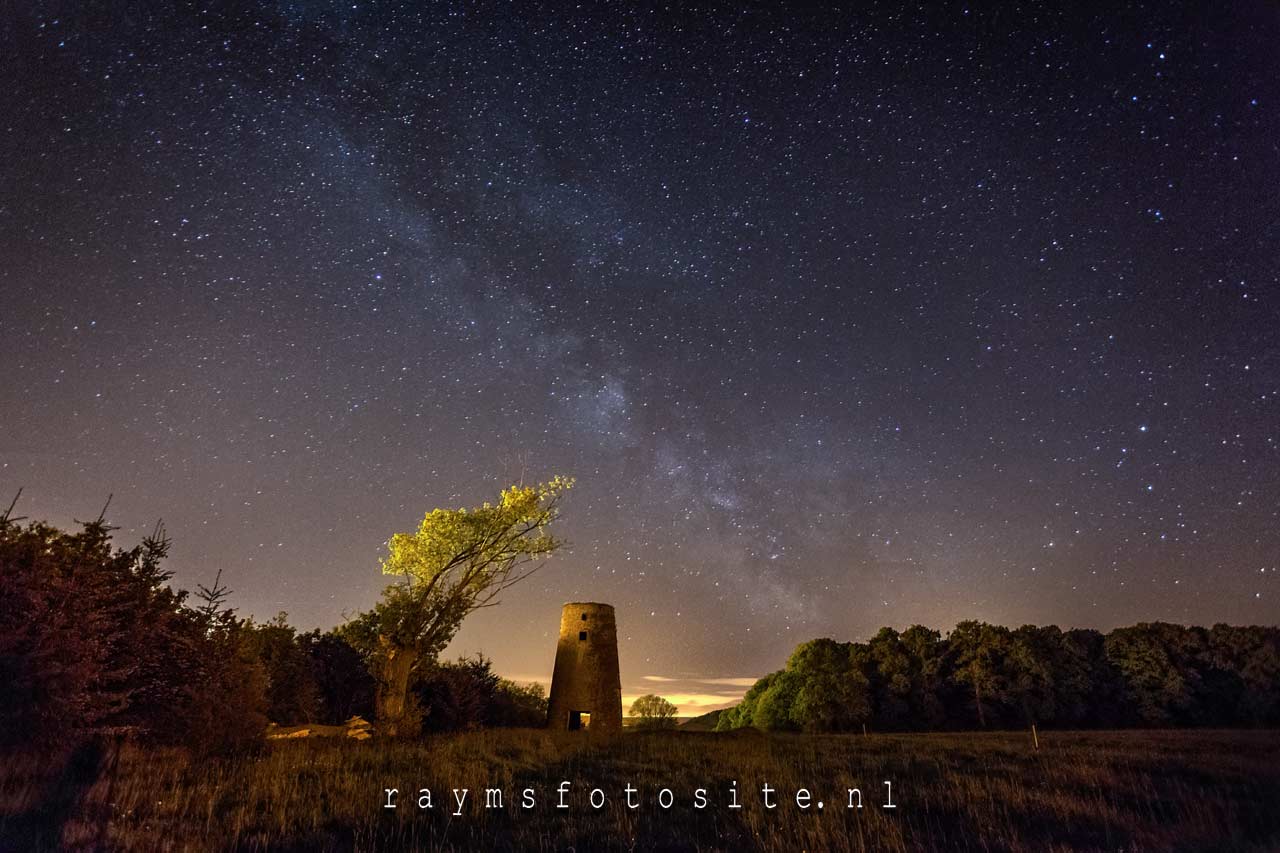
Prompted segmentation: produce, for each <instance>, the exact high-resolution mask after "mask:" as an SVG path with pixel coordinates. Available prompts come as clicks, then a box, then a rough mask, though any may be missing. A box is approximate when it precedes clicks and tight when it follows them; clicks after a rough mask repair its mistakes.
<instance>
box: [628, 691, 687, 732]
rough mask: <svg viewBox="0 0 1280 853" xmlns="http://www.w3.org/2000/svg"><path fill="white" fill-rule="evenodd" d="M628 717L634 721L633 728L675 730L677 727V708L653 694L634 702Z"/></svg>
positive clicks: (647, 694)
mask: <svg viewBox="0 0 1280 853" xmlns="http://www.w3.org/2000/svg"><path fill="white" fill-rule="evenodd" d="M628 715H629V716H630V717H632V718H633V720H634V722H633V723H632V726H633V728H637V729H674V728H675V727H676V706H675V705H673V704H671V703H670V702H668V701H667V700H666V699H664V698H662V697H661V696H657V695H654V694H653V693H646V694H645V695H643V696H640V697H638V698H637V699H636V700H635V701H634V702H632V703H631V710H630V712H629V714H628Z"/></svg>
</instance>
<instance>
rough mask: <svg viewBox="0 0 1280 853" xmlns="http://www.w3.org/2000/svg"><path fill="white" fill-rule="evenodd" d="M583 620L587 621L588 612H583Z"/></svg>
mask: <svg viewBox="0 0 1280 853" xmlns="http://www.w3.org/2000/svg"><path fill="white" fill-rule="evenodd" d="M582 621H583V622H586V621H587V614H585V613H583V614H582Z"/></svg>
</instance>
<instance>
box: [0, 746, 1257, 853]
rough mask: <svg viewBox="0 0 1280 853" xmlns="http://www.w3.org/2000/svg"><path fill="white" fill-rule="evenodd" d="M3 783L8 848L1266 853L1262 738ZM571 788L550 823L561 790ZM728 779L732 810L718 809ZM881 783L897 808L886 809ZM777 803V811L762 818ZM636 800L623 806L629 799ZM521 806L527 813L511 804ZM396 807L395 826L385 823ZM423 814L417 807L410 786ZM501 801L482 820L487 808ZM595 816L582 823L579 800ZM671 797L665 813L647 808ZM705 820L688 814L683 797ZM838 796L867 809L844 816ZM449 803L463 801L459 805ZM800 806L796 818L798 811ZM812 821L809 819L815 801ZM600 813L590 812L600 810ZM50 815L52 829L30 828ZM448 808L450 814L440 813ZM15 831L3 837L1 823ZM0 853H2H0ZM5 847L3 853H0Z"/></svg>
mask: <svg viewBox="0 0 1280 853" xmlns="http://www.w3.org/2000/svg"><path fill="white" fill-rule="evenodd" d="M46 770H47V764H41V763H39V762H36V761H19V762H13V763H9V764H6V765H5V766H4V767H3V768H0V839H4V840H5V841H6V842H8V844H10V845H13V848H12V849H24V850H25V849H48V848H51V847H54V846H56V845H58V844H64V845H68V846H72V845H94V844H96V845H97V846H99V847H101V848H105V849H130V850H146V849H182V850H197V851H198V850H217V849H240V850H267V849H270V850H349V849H365V850H367V849H415V848H416V849H423V850H452V849H485V850H566V849H579V850H583V849H613V850H631V849H664V850H690V851H692V850H744V849H753V848H761V849H778V850H823V851H844V850H859V851H860V850H890V851H893V850H937V851H951V850H977V849H981V850H997V851H998V850H1008V851H1020V850H1037V851H1040V850H1067V849H1070V850H1109V851H1114V850H1128V851H1135V850H1161V851H1165V850H1207V849H1215V850H1223V849H1231V850H1259V851H1261V850H1274V849H1277V846H1280V812H1278V811H1277V810H1276V809H1275V807H1274V806H1275V803H1277V802H1280V738H1277V737H1276V735H1275V733H1274V732H1243V731H1235V732H1220V731H1179V732H1170V731H1164V732H1085V733H1081V732H1050V733H1042V734H1041V737H1040V748H1039V749H1038V750H1037V749H1035V748H1034V747H1033V744H1032V742H1031V738H1030V735H1029V734H1027V733H1021V732H1019V733H983V734H964V735H957V734H939V735H920V734H908V735H874V734H873V735H869V736H861V735H806V734H772V735H771V734H762V733H759V732H755V731H753V730H750V729H748V730H744V731H740V732H733V733H727V734H721V733H683V732H679V731H675V732H670V731H668V732H636V733H624V734H622V735H618V736H615V737H613V738H611V739H606V738H601V737H599V736H592V735H585V734H577V733H552V732H544V731H533V730H516V729H508V730H488V731H475V732H470V733H465V734H453V735H443V736H433V737H428V738H425V739H423V740H421V741H417V742H403V741H400V742H396V741H386V740H383V741H376V740H375V741H369V742H363V743H357V742H343V741H293V742H289V741H283V742H278V743H276V744H274V745H272V746H271V747H269V748H268V749H267V750H266V751H265V752H262V753H260V754H257V755H252V756H239V757H228V758H219V759H215V760H212V761H206V762H195V761H193V760H192V759H191V757H190V755H189V754H188V753H187V752H186V751H183V750H178V749H172V748H148V749H141V748H137V747H126V748H124V749H123V751H122V752H121V754H120V755H119V756H118V761H116V762H114V763H112V765H111V772H109V773H106V774H104V775H103V777H102V778H100V779H98V780H97V781H96V782H95V783H94V784H92V785H91V786H90V787H89V788H88V789H87V790H86V791H85V792H84V796H83V798H82V799H81V801H80V802H79V803H78V804H72V805H67V802H66V801H67V796H66V795H67V794H68V790H67V786H68V785H69V784H71V783H70V782H69V781H68V780H67V778H66V776H65V774H64V775H63V776H58V775H57V774H55V775H54V776H53V777H48V776H46V775H45V772H46ZM563 781H568V782H569V783H570V786H569V788H568V790H567V792H566V795H565V803H566V805H567V808H564V809H559V808H557V807H556V806H557V801H558V797H559V794H558V788H559V786H560V784H561V782H563ZM735 781H736V783H737V785H736V789H737V791H738V801H739V803H740V804H741V805H742V808H741V809H731V808H729V807H728V806H729V803H730V796H731V791H732V790H733V788H734V785H733V783H734V782H735ZM885 781H890V782H891V783H892V791H891V795H892V801H893V804H894V806H895V808H893V809H886V808H884V807H883V806H884V805H885V801H886V793H889V792H888V791H887V789H886V787H885V785H884V782H885ZM766 783H767V784H768V785H769V786H770V788H771V789H772V794H771V801H772V802H774V803H775V804H776V808H774V809H767V808H765V806H764V802H763V795H762V793H761V788H762V786H763V785H764V784H766ZM628 785H630V786H631V787H632V788H634V789H635V793H634V794H633V797H634V799H633V802H635V803H637V805H638V807H637V808H635V809H630V808H628V807H627V794H626V788H627V786H628ZM526 787H527V788H530V789H532V790H533V791H534V795H533V796H534V806H533V807H532V808H528V809H526V808H523V803H522V792H523V789H524V788H526ZM386 788H397V789H399V791H400V794H399V795H398V797H397V808H395V809H387V808H385V807H384V806H385V802H386V794H385V789H386ZM423 788H427V789H430V790H431V793H432V807H431V808H427V809H420V808H418V804H417V800H418V797H419V796H420V795H419V793H418V792H419V791H420V789H423ZM486 788H499V789H501V790H502V791H503V792H504V800H503V804H502V806H501V807H500V808H499V807H494V808H485V793H484V791H485V789H486ZM593 788H599V789H600V791H601V795H597V796H603V797H604V801H603V805H601V807H600V808H595V807H593V805H592V800H591V797H592V789H593ZM664 788H667V789H670V792H671V793H670V802H671V807H670V808H666V809H664V808H662V806H661V805H660V800H661V798H663V797H664V796H666V795H663V794H662V793H661V790H662V789H664ZM698 788H703V789H705V797H706V801H707V806H706V807H705V808H703V809H698V808H696V807H695V803H696V797H697V789H698ZM849 788H857V789H859V790H860V791H861V792H862V797H863V803H864V807H863V808H862V809H861V810H858V809H856V808H855V809H850V808H848V807H847V806H848V800H849V794H848V789H849ZM454 789H458V790H459V791H461V790H462V789H466V790H467V794H466V795H465V798H464V803H463V807H462V808H461V809H459V808H458V807H457V805H456V801H457V800H456V794H455V792H454ZM801 789H804V790H806V791H807V792H808V793H809V796H810V799H809V808H808V809H801V808H799V807H798V806H797V805H796V795H797V793H798V792H799V791H800V790H801ZM818 801H822V802H823V804H824V808H822V809H821V810H819V809H818V808H817V802H818ZM596 802H599V799H597V800H596ZM33 807H35V810H36V813H41V808H42V809H43V814H45V815H46V817H48V816H49V813H50V812H53V811H56V810H57V809H59V808H62V809H64V813H63V814H62V815H61V817H62V818H63V822H62V823H61V824H60V825H59V828H57V829H49V826H50V824H49V822H48V821H46V822H44V823H41V822H40V821H38V820H35V819H34V818H32V817H31V816H30V815H31V814H32V809H33ZM456 811H461V814H458V815H455V814H454V812H456ZM24 812H25V813H26V814H27V815H28V817H26V818H22V819H17V818H15V817H14V815H16V814H20V813H24ZM0 847H5V845H4V844H0ZM5 849H9V848H7V847H6V848H5Z"/></svg>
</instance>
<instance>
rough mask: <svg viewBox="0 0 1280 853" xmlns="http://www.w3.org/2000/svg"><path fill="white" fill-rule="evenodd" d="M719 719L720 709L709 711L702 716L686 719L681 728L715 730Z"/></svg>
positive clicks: (691, 730) (700, 730)
mask: <svg viewBox="0 0 1280 853" xmlns="http://www.w3.org/2000/svg"><path fill="white" fill-rule="evenodd" d="M721 710H724V709H721ZM719 721H720V711H708V712H707V713H705V714H703V715H702V716H700V717H690V718H689V719H687V720H685V721H684V722H682V723H681V724H680V728H682V729H684V730H685V731H690V732H713V731H715V730H716V723H718V722H719Z"/></svg>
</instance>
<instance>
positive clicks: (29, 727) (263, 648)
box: [0, 515, 546, 752]
mask: <svg viewBox="0 0 1280 853" xmlns="http://www.w3.org/2000/svg"><path fill="white" fill-rule="evenodd" d="M112 529H113V528H111V527H110V526H109V525H108V524H107V523H106V522H105V521H104V520H103V519H102V518H99V519H97V520H96V521H93V522H88V523H84V524H82V525H81V529H80V530H79V531H78V532H74V533H68V532H64V531H62V530H59V529H57V528H55V527H52V526H50V525H48V524H44V523H40V522H33V523H29V524H25V525H21V524H19V523H18V520H16V519H10V518H9V517H8V516H7V515H5V516H0V685H2V686H3V687H2V688H0V748H15V747H33V746H34V747H41V746H51V745H55V744H56V745H59V746H63V747H70V746H74V745H75V744H76V743H77V742H82V741H84V740H86V739H88V738H91V737H93V736H97V735H112V734H130V735H132V736H135V737H137V738H139V739H143V740H147V741H151V742H157V743H175V744H183V745H186V746H189V747H192V748H194V749H197V750H200V751H206V752H218V751H227V750H233V749H237V748H243V747H247V746H251V745H253V744H255V743H258V742H260V741H261V740H262V737H263V733H264V732H265V730H266V727H267V723H268V721H271V722H276V723H279V724H281V725H296V724H301V723H329V724H337V723H341V722H343V721H345V720H347V719H348V718H350V717H352V716H363V717H365V718H366V719H372V718H373V706H374V693H375V683H374V678H373V675H372V670H371V661H372V658H373V656H374V655H375V654H376V649H374V648H371V647H370V646H369V644H368V642H367V638H365V637H364V636H363V634H362V632H361V631H360V630H358V625H359V620H355V622H354V623H353V624H352V625H348V626H343V627H340V628H338V629H335V630H333V631H328V632H320V631H310V632H299V631H297V630H295V629H294V628H293V627H292V626H290V625H289V624H288V622H287V620H286V618H285V616H284V614H281V616H279V617H277V618H276V619H274V620H272V621H270V622H267V623H255V622H254V621H253V620H251V619H244V618H241V617H239V616H237V615H236V613H235V612H234V611H233V610H231V609H230V608H228V607H226V606H225V605H224V600H225V598H226V594H227V590H226V589H225V588H223V587H221V586H220V584H219V583H218V582H217V580H215V581H214V584H213V586H212V587H203V586H202V587H199V589H198V591H197V593H196V594H195V595H194V596H193V595H190V594H189V593H187V592H186V591H182V590H175V589H173V588H172V587H171V586H170V585H169V580H170V577H171V573H170V572H168V571H167V570H165V569H164V568H163V562H164V559H165V556H166V554H167V553H168V550H169V540H168V538H167V537H166V536H165V534H164V531H163V529H162V528H159V527H157V529H156V531H155V533H154V534H152V535H151V536H148V537H147V538H146V539H144V540H143V542H142V543H141V544H140V545H138V546H137V547H134V548H131V549H122V548H117V547H113V545H112V541H111V532H112ZM413 689H414V699H415V700H416V703H415V706H416V708H417V709H418V713H420V714H421V717H422V728H423V730H424V731H427V732H438V731H447V730H451V729H459V728H470V727H476V726H541V725H543V724H544V723H545V720H546V698H545V696H544V694H543V691H542V688H541V686H540V685H530V686H521V685H516V684H513V683H511V682H509V681H505V680H503V679H500V678H498V677H497V676H496V675H495V674H494V673H493V672H492V670H491V668H490V665H489V661H488V660H486V659H484V658H482V657H481V658H475V659H469V660H461V661H458V662H456V663H443V664H435V665H433V666H432V667H431V668H430V669H428V670H427V671H426V672H424V673H423V674H422V676H421V677H420V678H419V679H417V680H416V682H415V684H414V688H413Z"/></svg>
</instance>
